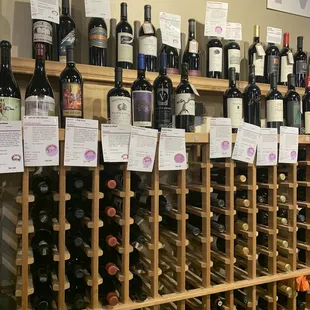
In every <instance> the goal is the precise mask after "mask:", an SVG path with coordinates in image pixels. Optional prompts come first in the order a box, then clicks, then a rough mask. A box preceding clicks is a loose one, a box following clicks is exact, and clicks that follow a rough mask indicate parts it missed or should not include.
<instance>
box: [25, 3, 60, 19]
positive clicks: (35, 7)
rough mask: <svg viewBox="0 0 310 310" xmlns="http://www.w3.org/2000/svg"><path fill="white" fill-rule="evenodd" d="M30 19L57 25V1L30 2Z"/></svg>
mask: <svg viewBox="0 0 310 310" xmlns="http://www.w3.org/2000/svg"><path fill="white" fill-rule="evenodd" d="M30 8H31V18H32V19H38V20H47V21H49V22H52V23H56V24H59V1H58V0H30Z"/></svg>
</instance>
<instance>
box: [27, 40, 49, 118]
mask: <svg viewBox="0 0 310 310" xmlns="http://www.w3.org/2000/svg"><path fill="white" fill-rule="evenodd" d="M45 48H46V47H45V45H44V44H42V43H36V45H35V49H36V56H35V57H36V62H35V69H34V74H33V76H32V79H31V81H30V83H29V84H28V86H27V89H26V100H25V115H27V116H54V115H55V100H54V94H53V90H52V87H51V85H50V83H49V81H48V78H47V76H46V72H45V58H44V55H45Z"/></svg>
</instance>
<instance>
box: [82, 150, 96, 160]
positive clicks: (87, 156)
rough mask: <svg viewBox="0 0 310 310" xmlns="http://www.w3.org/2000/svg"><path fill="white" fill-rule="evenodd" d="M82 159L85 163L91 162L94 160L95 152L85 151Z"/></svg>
mask: <svg viewBox="0 0 310 310" xmlns="http://www.w3.org/2000/svg"><path fill="white" fill-rule="evenodd" d="M84 157H85V159H86V160H87V161H93V160H95V159H96V152H95V151H93V150H87V151H86V152H85V154H84Z"/></svg>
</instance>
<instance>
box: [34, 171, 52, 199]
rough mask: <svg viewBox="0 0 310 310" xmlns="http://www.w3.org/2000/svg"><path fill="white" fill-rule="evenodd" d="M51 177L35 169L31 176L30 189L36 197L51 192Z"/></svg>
mask: <svg viewBox="0 0 310 310" xmlns="http://www.w3.org/2000/svg"><path fill="white" fill-rule="evenodd" d="M52 184H53V179H52V178H51V177H50V176H49V175H47V174H45V173H44V171H42V172H39V171H37V172H36V173H35V174H34V175H33V176H32V178H31V189H32V191H33V194H34V195H35V196H38V197H44V196H48V195H49V194H51V193H52V189H53V186H52Z"/></svg>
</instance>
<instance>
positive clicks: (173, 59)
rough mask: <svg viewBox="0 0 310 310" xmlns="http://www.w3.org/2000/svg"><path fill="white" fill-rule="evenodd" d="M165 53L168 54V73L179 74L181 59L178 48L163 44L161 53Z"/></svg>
mask: <svg viewBox="0 0 310 310" xmlns="http://www.w3.org/2000/svg"><path fill="white" fill-rule="evenodd" d="M163 53H165V54H166V59H167V60H166V65H167V73H168V74H179V72H180V70H179V68H180V60H179V52H178V50H177V49H176V48H175V47H173V46H169V45H166V44H163V46H162V48H161V51H160V55H161V54H163ZM160 57H161V56H160Z"/></svg>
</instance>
